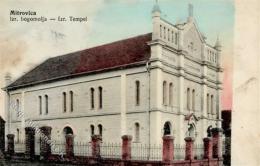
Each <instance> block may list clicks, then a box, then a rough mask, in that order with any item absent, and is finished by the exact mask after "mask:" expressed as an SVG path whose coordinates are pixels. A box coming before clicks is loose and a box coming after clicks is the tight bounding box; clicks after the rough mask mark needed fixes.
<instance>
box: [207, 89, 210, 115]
mask: <svg viewBox="0 0 260 166" xmlns="http://www.w3.org/2000/svg"><path fill="white" fill-rule="evenodd" d="M207 112H208V114H209V113H210V110H209V94H207Z"/></svg>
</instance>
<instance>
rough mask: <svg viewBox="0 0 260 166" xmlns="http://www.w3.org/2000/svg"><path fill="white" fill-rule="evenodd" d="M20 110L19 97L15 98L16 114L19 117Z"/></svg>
mask: <svg viewBox="0 0 260 166" xmlns="http://www.w3.org/2000/svg"><path fill="white" fill-rule="evenodd" d="M19 112H20V101H19V99H16V115H17V117H19V114H20V113H19Z"/></svg>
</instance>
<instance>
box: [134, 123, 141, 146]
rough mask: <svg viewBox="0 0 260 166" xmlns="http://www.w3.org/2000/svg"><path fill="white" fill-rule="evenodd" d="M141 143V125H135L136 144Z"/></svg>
mask: <svg viewBox="0 0 260 166" xmlns="http://www.w3.org/2000/svg"><path fill="white" fill-rule="evenodd" d="M139 141H140V125H139V123H135V142H139Z"/></svg>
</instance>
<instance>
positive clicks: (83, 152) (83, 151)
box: [64, 142, 92, 156]
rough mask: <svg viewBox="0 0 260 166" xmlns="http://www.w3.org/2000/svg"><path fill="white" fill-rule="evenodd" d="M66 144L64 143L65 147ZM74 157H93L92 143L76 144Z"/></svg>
mask: <svg viewBox="0 0 260 166" xmlns="http://www.w3.org/2000/svg"><path fill="white" fill-rule="evenodd" d="M65 146H66V144H65V143H64V147H65ZM73 147H74V150H73V151H74V155H75V156H91V155H92V150H91V143H89V142H74V146H73Z"/></svg>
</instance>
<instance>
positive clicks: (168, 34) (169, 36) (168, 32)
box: [168, 29, 171, 41]
mask: <svg viewBox="0 0 260 166" xmlns="http://www.w3.org/2000/svg"><path fill="white" fill-rule="evenodd" d="M170 40H171V38H170V29H168V41H170Z"/></svg>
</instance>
